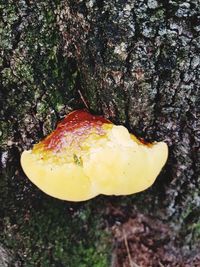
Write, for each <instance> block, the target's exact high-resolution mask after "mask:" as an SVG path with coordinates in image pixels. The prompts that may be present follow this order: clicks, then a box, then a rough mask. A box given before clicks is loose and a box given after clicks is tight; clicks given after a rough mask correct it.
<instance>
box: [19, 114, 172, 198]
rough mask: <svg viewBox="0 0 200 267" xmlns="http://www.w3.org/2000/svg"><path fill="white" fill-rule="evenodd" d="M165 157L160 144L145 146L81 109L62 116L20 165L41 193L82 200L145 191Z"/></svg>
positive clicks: (108, 122)
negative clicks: (53, 128)
mask: <svg viewBox="0 0 200 267" xmlns="http://www.w3.org/2000/svg"><path fill="white" fill-rule="evenodd" d="M167 157H168V147H167V145H166V144H165V143H164V142H154V143H152V144H149V143H148V144H147V143H144V142H142V141H141V140H139V139H137V138H136V137H135V136H134V135H132V134H130V133H129V132H128V130H127V129H126V128H125V127H123V126H118V125H114V124H112V123H111V122H110V121H108V120H106V119H104V118H103V117H100V116H93V115H91V114H90V113H88V112H87V111H85V110H77V111H74V112H71V113H70V114H68V115H67V116H66V117H65V118H64V120H63V121H62V122H61V123H59V124H58V126H57V128H56V129H55V131H53V132H52V133H51V134H50V135H49V136H47V137H46V138H45V139H44V140H43V141H41V142H40V143H38V144H36V145H34V147H33V149H32V150H29V151H24V152H23V153H22V156H21V165H22V168H23V170H24V172H25V173H26V175H27V176H28V178H29V179H30V180H31V181H32V182H33V183H34V184H35V185H36V186H38V187H39V188H40V189H41V190H42V191H44V192H45V193H47V194H49V195H51V196H53V197H56V198H59V199H64V200H70V201H83V200H87V199H90V198H93V197H95V196H97V195H99V194H104V195H129V194H133V193H136V192H139V191H142V190H145V189H146V188H148V187H150V186H151V185H152V184H153V182H154V181H155V179H156V177H157V176H158V174H159V173H160V171H161V169H162V167H163V166H164V164H165V162H166V160H167Z"/></svg>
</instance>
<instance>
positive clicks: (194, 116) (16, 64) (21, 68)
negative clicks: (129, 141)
mask: <svg viewBox="0 0 200 267" xmlns="http://www.w3.org/2000/svg"><path fill="white" fill-rule="evenodd" d="M0 12H1V14H2V17H3V20H2V22H1V29H2V30H1V32H2V33H1V34H2V40H3V41H2V48H1V55H2V60H1V62H0V64H1V65H0V68H1V88H2V89H1V100H2V104H1V106H2V107H3V109H2V110H1V144H2V153H1V155H2V161H1V164H2V166H1V167H2V170H3V175H2V179H1V184H2V186H1V187H2V189H1V192H2V196H1V201H2V203H4V204H3V205H1V206H2V207H1V209H2V211H3V213H4V216H3V220H2V221H3V223H2V226H3V228H2V229H3V232H4V235H3V237H2V241H1V242H3V243H5V245H6V246H8V247H9V248H11V250H16V246H19V243H17V242H16V244H17V245H9V244H10V243H9V242H7V241H5V239H6V240H7V238H8V236H7V234H9V233H10V232H9V231H11V230H10V228H9V230H8V229H7V228H8V224H9V225H10V227H11V228H12V227H13V225H14V224H15V223H14V222H15V221H16V225H17V226H16V227H17V229H19V225H21V227H22V229H23V231H25V232H26V225H25V226H24V223H23V222H20V216H25V215H26V212H25V211H26V210H27V209H28V210H29V212H28V215H30V214H31V219H30V220H31V222H34V223H32V224H31V226H30V225H29V228H28V229H30V232H31V231H33V228H34V227H36V228H37V227H39V226H38V223H37V220H36V218H35V214H39V215H40V214H41V213H42V212H44V211H45V209H46V208H47V207H48V209H49V210H53V211H52V212H50V213H49V212H48V213H47V214H46V213H44V214H43V215H41V217H40V218H41V219H40V220H39V222H40V223H42V222H43V221H44V222H45V223H47V221H48V216H50V218H51V220H53V223H52V224H53V225H54V223H55V225H54V226H55V228H56V229H57V231H59V230H58V229H60V228H62V231H60V232H59V233H60V234H61V235H62V234H63V233H64V234H66V232H65V230H63V227H64V225H65V220H67V219H69V218H71V216H72V214H71V212H70V209H72V210H73V212H72V213H73V214H75V215H73V216H75V219H73V220H74V222H75V224H76V227H80V223H79V222H78V221H79V220H83V222H84V223H83V224H85V225H86V227H91V225H92V227H93V230H91V232H90V233H89V234H88V235H87V234H86V233H85V235H83V239H84V245H83V247H84V253H86V254H87V253H88V250H87V238H88V236H91V237H94V238H93V239H91V240H92V241H91V247H92V246H93V244H94V243H95V242H96V240H99V236H98V234H97V235H94V234H93V233H95V231H96V229H99V226H97V225H99V224H98V223H97V225H95V224H92V223H91V225H90V218H93V216H94V217H95V218H96V219H97V221H98V216H96V215H94V214H93V213H96V212H97V211H98V212H99V211H100V214H104V213H105V214H106V215H105V218H104V221H106V222H108V224H109V227H111V228H112V229H113V226H114V225H115V227H117V226H116V225H117V224H116V223H117V222H118V221H120V223H121V224H122V226H120V227H119V231H121V233H123V231H126V233H129V232H128V230H127V222H129V223H130V224H133V225H134V227H135V226H136V225H140V226H141V225H145V224H146V225H148V227H149V229H150V230H149V231H150V232H151V233H152V236H154V234H155V236H158V237H159V235H161V236H162V235H163V236H164V238H163V239H162V238H161V240H162V242H161V245H160V246H161V247H162V248H164V247H165V245H166V246H167V247H168V249H169V247H170V246H171V248H170V249H169V250H168V249H167V250H165V249H164V250H163V252H162V253H163V255H165V258H167V256H166V255H168V254H167V253H171V255H173V259H172V261H171V265H170V266H179V265H173V264H180V266H187V264H189V263H188V262H187V258H188V257H189V258H190V257H191V258H192V259H193V258H195V255H197V254H198V253H197V252H198V249H199V233H200V232H199V229H200V220H199V215H200V212H199V205H200V194H199V182H200V177H199V174H200V158H199V141H200V135H199V134H200V124H199V104H200V99H199V96H200V94H199V87H200V68H199V66H200V56H199V53H200V26H199V25H200V6H199V4H198V0H191V1H184V2H182V1H172V0H169V1H157V0H148V1H144V0H140V1H131V0H123V1H122V0H115V1H114V0H111V1H99V0H79V1H78V0H77V1H73V0H68V1H55V3H54V4H52V3H51V1H40V2H39V3H34V2H32V1H25V2H23V1H19V3H15V1H10V2H9V4H8V5H7V4H6V3H5V4H4V3H3V4H1V5H0ZM83 99H84V101H83ZM85 106H88V108H89V110H90V111H91V112H94V113H97V114H103V115H104V116H106V117H107V118H109V119H110V120H111V121H113V122H114V123H117V124H123V125H125V126H126V127H127V128H128V129H129V130H130V131H131V132H133V133H134V134H136V135H137V136H139V137H143V138H145V139H147V140H149V141H154V140H156V141H160V140H164V141H166V142H167V143H168V145H169V159H168V162H167V165H166V166H165V168H164V170H163V171H162V173H161V174H160V176H159V178H158V179H157V181H156V183H155V185H154V186H153V187H152V188H151V189H150V190H148V191H146V192H144V193H141V194H137V195H136V196H133V197H127V198H126V197H125V198H124V197H123V198H97V199H96V200H94V201H93V203H92V204H91V202H92V201H91V202H89V203H87V204H80V205H79V206H76V205H75V206H74V205H73V204H63V203H62V204H61V203H60V202H59V201H58V202H57V201H56V202H54V201H53V200H50V199H49V198H48V197H46V196H44V195H43V194H42V193H40V192H39V191H38V190H37V189H35V188H34V187H33V186H31V185H30V184H29V183H28V181H26V179H25V176H23V174H22V171H21V168H20V165H19V157H20V152H21V151H22V149H25V148H29V147H30V146H31V145H32V144H33V143H35V142H37V141H38V140H40V139H41V138H42V137H43V136H45V135H46V134H47V133H49V132H50V131H51V130H52V129H53V128H54V127H55V125H56V123H57V121H58V120H59V119H60V118H62V117H63V116H64V114H65V113H67V112H68V111H70V110H72V109H77V108H81V107H85ZM22 177H23V178H22ZM16 182H17V183H18V184H19V186H16ZM10 195H12V196H10ZM8 199H9V201H8ZM5 201H8V204H7V205H5ZM17 201H19V202H17ZM41 202H42V204H41ZM18 203H19V204H18ZM35 203H36V204H35ZM94 203H95V204H94ZM52 206H53V207H52ZM66 206H67V215H66V217H64V219H62V215H61V214H62V212H63V211H65V209H66ZM104 206H105V208H104ZM20 207H22V210H23V211H21V213H20V216H17V215H13V214H12V211H13V209H14V210H17V211H19V210H20ZM30 207H31V208H33V211H34V212H32V211H30V209H31V208H30ZM57 209H58V211H57ZM116 209H117V210H118V211H117V213H116ZM77 210H78V211H79V213H78V214H79V215H76V211H77ZM88 210H89V211H88ZM82 211H83V213H84V214H87V215H84V216H86V217H85V218H87V219H85V218H84V219H82V218H81V216H82V215H80V214H82V213H81V212H82ZM54 213H55V214H56V216H58V217H59V218H60V219H61V223H59V222H58V224H56V222H55V221H54V220H55V218H54ZM57 213H58V214H57ZM88 213H89V215H88ZM141 213H142V215H141ZM116 214H117V215H116ZM119 214H123V215H119ZM124 214H125V215H124ZM76 216H77V217H76ZM84 216H83V217H84ZM6 220H8V221H6ZM87 220H89V221H87ZM20 223H21V224H20ZM47 224H48V223H47ZM35 225H36V226H35ZM154 225H156V227H157V228H160V229H161V231H160V232H156V231H157V230H156V228H155V227H154ZM49 227H51V226H50V225H49ZM68 227H69V228H70V227H71V224H69V225H68ZM92 227H91V228H92ZM69 228H67V229H69ZM42 229H43V228H42ZM81 229H82V228H81ZM109 229H110V228H109ZM131 229H132V228H131ZM138 229H140V230H141V228H138ZM142 229H143V228H142ZM162 229H163V231H162ZM166 229H168V230H166ZM115 230H116V228H115ZM115 230H114V237H115V239H116V242H120V241H119V240H121V239H120V238H122V237H123V236H122V237H121V236H120V235H119V234H116V232H115ZM143 230H144V229H143ZM12 231H14V230H13V228H12ZM12 231H11V232H12ZM66 231H68V230H66ZM73 231H74V230H72V232H70V234H69V235H68V237H69V236H70V235H71V234H73ZM98 231H100V230H98ZM100 232H101V231H100ZM12 233H13V232H12ZM40 234H41V236H42V239H41V240H42V241H41V242H42V244H45V242H46V241H45V237H44V235H43V232H42V231H41V232H40ZM76 234H77V235H79V231H77V232H76ZM129 234H130V233H129ZM27 236H28V238H30V236H29V235H28V234H20V238H21V239H22V240H23V242H24V244H26V242H25V241H24V240H25V238H26V237H27ZM75 236H76V235H75ZM136 236H137V235H136ZM139 236H140V235H139ZM15 238H16V233H15ZM140 238H141V242H143V241H144V240H146V239H148V238H147V236H146V235H144V236H142V237H141V236H140ZM47 239H48V238H47ZM53 239H54V237H50V238H49V239H48V242H49V243H48V242H47V243H48V244H50V243H51V242H53ZM56 239H57V242H58V244H59V246H60V247H61V248H62V249H63V244H64V243H63V242H65V241H66V240H65V239H64V241H63V240H61V239H59V237H56ZM75 239H76V238H75ZM137 240H138V239H137ZM152 240H153V244H154V246H155V247H159V244H157V243H156V242H157V241H155V238H153V237H152ZM156 240H157V239H156ZM101 242H103V241H102V240H100V241H99V243H98V248H99V247H101V246H100V244H101ZM132 243H134V244H137V241H136V240H135V239H134V240H132ZM158 243H159V242H158ZM95 244H96V243H95ZM106 244H107V243H106ZM126 244H127V243H126ZM126 244H124V248H127V247H126V246H125V245H126ZM54 245H55V244H53V245H52V247H54ZM140 245H141V244H138V245H137V246H136V247H137V249H138V248H139V246H140ZM38 246H39V245H38ZM146 246H147V248H148V249H150V245H148V244H146ZM33 247H34V246H33V244H30V248H29V250H28V251H29V254H30V257H31V253H32V251H33ZM50 247H51V245H50ZM52 247H51V248H52ZM60 247H59V248H60ZM76 247H77V244H76V246H75V245H74V248H76ZM20 249H21V251H20V252H19V255H18V257H19V258H20V257H21V258H22V260H21V261H22V262H23V261H25V262H26V260H25V257H24V255H23V253H24V251H27V250H26V249H25V248H21V247H20ZM66 249H67V251H68V248H66ZM52 250H53V249H52ZM72 250H73V249H72ZM75 250H76V249H75ZM121 250H123V248H122V247H121ZM39 251H40V253H41V254H42V253H43V252H44V251H45V253H47V254H48V253H50V252H49V251H51V249H49V250H45V249H41V248H40V249H39ZM47 251H48V252H47ZM113 251H114V252H113V253H119V254H120V253H121V252H120V250H119V251H118V250H115V249H114V250H113ZM174 251H175V252H174ZM100 252H101V248H100ZM100 252H99V254H98V253H97V255H96V257H92V256H91V255H90V256H89V257H91V258H92V259H93V265H91V266H97V262H98V260H97V259H100V256H99V255H100ZM104 252H105V250H104ZM129 252H130V254H131V257H133V258H134V255H132V253H133V251H132V250H131V248H130V251H129ZM73 253H74V250H73V251H72V255H75V254H73ZM78 253H79V254H78V255H79V256H80V257H81V252H78ZM141 253H143V252H141ZM156 253H157V252H155V254H156ZM162 253H161V254H160V255H162ZM50 254H51V253H50ZM61 254H62V253H61ZM86 254H84V255H86ZM158 254H159V253H158ZM34 255H35V254H34ZM64 255H65V254H64V253H63V254H62V256H60V254H59V253H58V252H56V253H55V254H53V256H52V255H51V261H50V262H51V264H56V263H58V262H59V261H60V262H61V261H62V263H63V264H68V265H69V266H72V267H73V266H78V265H77V264H78V263H77V262H76V261H75V260H74V261H73V260H72V261H71V262H70V261H69V260H68V259H64V260H63V257H64V258H65V256H64ZM66 255H68V254H67V252H66ZM120 255H121V254H120ZM177 255H178V256H177ZM35 257H36V259H37V260H35V261H34V259H32V264H33V265H30V266H34V264H35V262H40V264H41V262H43V261H41V257H42V256H41V255H35ZM72 258H73V257H72ZM114 258H115V259H116V258H118V256H116V257H114ZM146 258H148V256H146ZM61 259H62V260H61ZM127 259H128V256H127V257H126V259H125V261H126V260H127ZM177 259H178V263H177V261H176V260H177ZM192 259H190V260H191V261H192ZM195 260H196V259H195ZM135 261H136V263H137V264H143V265H142V266H149V265H144V264H145V263H144V262H142V261H141V260H140V259H138V258H135ZM44 262H45V259H44ZM75 262H76V263H75ZM199 262H200V260H199ZM160 263H161V264H170V260H169V262H167V260H166V259H165V262H164V263H163V262H162V261H161V262H160ZM43 264H44V263H43ZM95 264H96V265H95ZM117 264H119V266H122V265H120V264H123V263H120V261H119V262H118V263H117V261H116V260H115V263H114V265H113V266H117ZM146 264H148V262H147V263H146ZM149 264H150V263H149ZM151 264H152V266H159V265H158V264H159V260H158V259H157V258H156V259H155V261H154V262H152V263H151ZM156 264H157V265H156ZM181 264H183V265H181ZM190 264H192V263H191V262H190ZM52 266H54V265H52ZM81 266H82V265H81ZM84 266H85V265H84ZM86 266H89V265H87V263H86ZM102 266H104V265H103V263H102ZM105 266H106V265H105ZM127 266H128V265H127ZM191 266H192V265H191Z"/></svg>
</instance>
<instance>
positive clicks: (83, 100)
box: [78, 90, 89, 109]
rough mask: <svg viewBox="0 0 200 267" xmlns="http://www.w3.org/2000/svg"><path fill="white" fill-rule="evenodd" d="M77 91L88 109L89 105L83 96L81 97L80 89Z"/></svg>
mask: <svg viewBox="0 0 200 267" xmlns="http://www.w3.org/2000/svg"><path fill="white" fill-rule="evenodd" d="M78 93H79V95H80V97H81V100H82V101H83V103H84V105H85V106H86V108H87V109H89V106H88V104H87V102H86V101H85V99H84V97H83V95H82V93H81V91H80V90H78Z"/></svg>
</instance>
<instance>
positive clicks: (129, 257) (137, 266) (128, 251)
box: [123, 230, 140, 267]
mask: <svg viewBox="0 0 200 267" xmlns="http://www.w3.org/2000/svg"><path fill="white" fill-rule="evenodd" d="M123 236H124V243H125V247H126V250H127V254H128V260H129V264H130V267H140V266H139V265H137V264H136V263H135V262H133V260H132V258H131V253H130V249H129V246H128V241H127V237H126V234H125V232H124V230H123Z"/></svg>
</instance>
